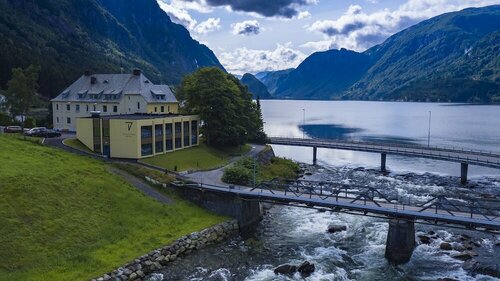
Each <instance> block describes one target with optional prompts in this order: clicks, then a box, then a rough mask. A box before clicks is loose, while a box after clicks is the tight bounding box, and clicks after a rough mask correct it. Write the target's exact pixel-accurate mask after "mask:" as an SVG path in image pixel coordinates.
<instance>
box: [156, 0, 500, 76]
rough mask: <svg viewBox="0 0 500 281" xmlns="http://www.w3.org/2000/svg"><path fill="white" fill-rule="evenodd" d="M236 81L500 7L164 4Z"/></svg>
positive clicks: (393, 0)
mask: <svg viewBox="0 0 500 281" xmlns="http://www.w3.org/2000/svg"><path fill="white" fill-rule="evenodd" d="M157 1H158V3H159V4H160V7H161V8H162V9H163V10H164V11H165V12H167V14H168V15H169V16H170V18H171V19H172V20H173V21H174V22H177V23H180V24H182V25H184V26H185V27H186V28H187V29H188V30H189V31H190V33H191V35H192V36H193V37H194V38H195V39H197V40H198V41H200V42H202V43H204V44H205V45H207V46H208V47H209V48H211V49H212V50H213V51H214V52H215V54H216V55H217V57H218V58H219V60H220V61H221V63H222V64H223V65H224V67H225V68H226V69H227V70H228V71H229V72H231V73H235V74H243V73H245V72H251V73H256V72H259V71H266V70H279V69H286V68H290V67H296V66H297V65H298V64H300V62H302V60H303V59H304V58H306V57H307V56H308V55H310V54H311V53H313V52H316V51H323V50H328V49H339V48H347V49H351V50H356V51H364V50H366V49H367V48H369V47H371V46H373V45H375V44H378V43H381V42H383V40H384V39H386V38H387V37H389V36H390V35H392V34H394V33H396V32H398V31H400V30H402V29H404V28H406V27H408V26H411V25H413V24H415V23H418V22H420V21H422V20H425V19H427V18H430V17H433V16H435V15H438V14H442V13H445V12H451V11H457V10H461V9H464V8H467V7H481V6H486V5H492V4H500V0H157Z"/></svg>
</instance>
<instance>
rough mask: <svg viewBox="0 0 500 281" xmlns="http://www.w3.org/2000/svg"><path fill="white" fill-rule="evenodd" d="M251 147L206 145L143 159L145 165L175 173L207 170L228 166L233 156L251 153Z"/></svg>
mask: <svg viewBox="0 0 500 281" xmlns="http://www.w3.org/2000/svg"><path fill="white" fill-rule="evenodd" d="M250 149H251V147H250V145H244V146H241V147H235V148H227V149H215V148H212V147H209V146H207V145H205V144H200V145H199V146H194V147H190V148H186V149H183V150H177V151H174V152H168V153H165V154H162V155H158V156H154V157H150V158H146V159H142V160H141V161H142V162H144V163H148V164H152V165H155V166H159V167H163V168H165V169H168V170H171V171H175V170H176V167H177V171H178V172H181V171H188V170H206V169H213V168H217V167H221V166H224V165H226V164H227V163H228V162H229V160H230V159H231V157H232V156H239V155H242V154H245V153H247V152H248V151H250Z"/></svg>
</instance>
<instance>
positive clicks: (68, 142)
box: [63, 139, 95, 153]
mask: <svg viewBox="0 0 500 281" xmlns="http://www.w3.org/2000/svg"><path fill="white" fill-rule="evenodd" d="M63 142H64V144H65V145H67V146H69V147H72V148H74V149H78V150H82V151H85V152H88V153H95V152H94V151H92V150H90V149H89V148H88V147H87V146H85V145H84V144H83V143H82V142H81V141H79V140H78V139H65V140H64V141H63Z"/></svg>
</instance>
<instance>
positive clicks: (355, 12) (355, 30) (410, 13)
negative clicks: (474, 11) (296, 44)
mask: <svg viewBox="0 0 500 281" xmlns="http://www.w3.org/2000/svg"><path fill="white" fill-rule="evenodd" d="M495 2H496V3H498V1H496V0H408V1H407V2H406V3H404V4H402V5H401V6H399V7H398V8H397V9H395V10H390V9H382V10H378V11H375V12H373V13H365V12H363V10H362V7H361V6H359V5H351V6H350V7H349V8H348V9H347V11H346V12H345V13H344V14H343V15H342V16H340V17H339V18H338V19H336V20H322V21H316V22H314V23H313V24H312V25H310V26H309V27H308V29H309V30H310V31H315V32H320V33H321V34H323V35H324V40H322V41H320V42H321V43H320V42H316V43H317V44H316V46H321V47H323V46H324V45H325V44H326V43H325V41H330V42H331V44H330V48H341V47H342V48H347V49H352V50H357V51H362V50H365V49H367V48H369V47H371V46H373V45H376V44H379V43H382V42H383V41H384V40H385V39H386V38H387V37H389V36H391V35H392V34H394V33H396V32H398V31H401V30H402V29H404V28H407V27H409V26H411V25H413V24H415V23H417V22H419V21H422V20H424V19H428V18H430V17H433V16H436V15H439V14H442V13H446V12H451V11H458V10H461V9H464V8H467V7H471V6H485V5H491V4H495ZM312 43H313V42H308V43H306V44H307V46H308V47H312V46H313V44H312ZM306 44H304V45H306Z"/></svg>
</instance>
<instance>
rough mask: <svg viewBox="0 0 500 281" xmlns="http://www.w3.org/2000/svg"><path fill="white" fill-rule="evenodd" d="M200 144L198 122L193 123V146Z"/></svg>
mask: <svg viewBox="0 0 500 281" xmlns="http://www.w3.org/2000/svg"><path fill="white" fill-rule="evenodd" d="M196 144H198V121H197V120H193V121H191V145H196Z"/></svg>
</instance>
